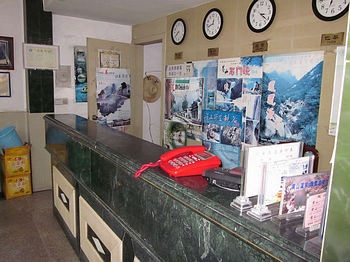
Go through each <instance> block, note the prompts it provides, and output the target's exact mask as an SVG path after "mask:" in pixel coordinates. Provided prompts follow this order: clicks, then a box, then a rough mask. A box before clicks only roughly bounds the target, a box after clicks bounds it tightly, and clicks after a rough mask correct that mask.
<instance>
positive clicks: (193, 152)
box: [159, 146, 221, 177]
mask: <svg viewBox="0 0 350 262" xmlns="http://www.w3.org/2000/svg"><path fill="white" fill-rule="evenodd" d="M220 165H221V161H220V159H219V158H218V157H217V156H216V155H214V154H212V153H210V152H208V151H206V148H205V146H184V147H180V148H176V149H174V150H171V151H169V152H167V153H165V154H163V155H162V156H161V157H160V162H159V166H160V168H161V169H163V170H164V171H165V172H167V173H168V174H169V175H170V176H173V177H181V176H194V175H202V173H203V171H204V170H206V169H209V168H214V167H219V166H220Z"/></svg>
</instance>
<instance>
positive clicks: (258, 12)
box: [247, 0, 276, 33]
mask: <svg viewBox="0 0 350 262" xmlns="http://www.w3.org/2000/svg"><path fill="white" fill-rule="evenodd" d="M275 15H276V4H275V1H274V0H254V1H253V2H252V3H251V4H250V6H249V8H248V12H247V24H248V26H249V28H250V30H252V31H253V32H255V33H260V32H263V31H265V30H266V29H267V28H269V27H270V25H271V24H272V22H273V19H274V18H275Z"/></svg>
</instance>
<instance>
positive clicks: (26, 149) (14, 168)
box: [1, 145, 31, 177]
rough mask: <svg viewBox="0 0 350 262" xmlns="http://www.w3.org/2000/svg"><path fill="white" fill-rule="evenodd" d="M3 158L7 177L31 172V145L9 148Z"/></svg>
mask: <svg viewBox="0 0 350 262" xmlns="http://www.w3.org/2000/svg"><path fill="white" fill-rule="evenodd" d="M1 158H2V162H3V166H4V170H3V171H4V176H5V177H13V176H19V175H25V174H30V171H31V168H30V145H24V146H18V147H12V148H7V149H5V154H4V155H3V156H2V157H1Z"/></svg>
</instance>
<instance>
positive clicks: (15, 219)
mask: <svg viewBox="0 0 350 262" xmlns="http://www.w3.org/2000/svg"><path fill="white" fill-rule="evenodd" d="M51 194H52V192H51V191H50V190H48V191H41V192H36V193H33V194H32V195H28V196H22V197H19V198H14V199H10V200H4V199H1V200H0V261H1V262H5V261H6V262H12V261H16V262H21V261H26V262H27V261H31V262H34V261H35V262H41V261H43V262H44V261H45V262H48V261H52V262H53V261H64V262H75V261H79V259H78V257H77V255H76V253H75V252H74V250H73V248H72V247H71V245H70V243H69V242H68V240H67V238H66V236H65V234H64V232H63V230H62V229H61V227H60V225H59V224H58V222H57V221H56V219H55V218H54V216H53V213H52V195H51Z"/></svg>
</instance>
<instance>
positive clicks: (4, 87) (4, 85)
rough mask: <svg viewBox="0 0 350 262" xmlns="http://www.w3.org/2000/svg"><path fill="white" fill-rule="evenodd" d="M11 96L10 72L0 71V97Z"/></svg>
mask: <svg viewBox="0 0 350 262" xmlns="http://www.w3.org/2000/svg"><path fill="white" fill-rule="evenodd" d="M10 96H11V80H10V72H0V97H10Z"/></svg>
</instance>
